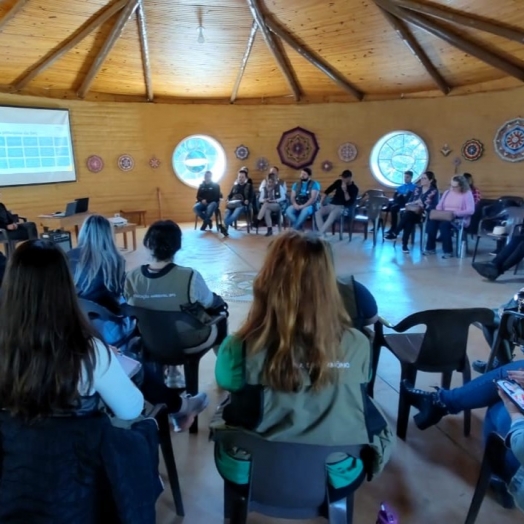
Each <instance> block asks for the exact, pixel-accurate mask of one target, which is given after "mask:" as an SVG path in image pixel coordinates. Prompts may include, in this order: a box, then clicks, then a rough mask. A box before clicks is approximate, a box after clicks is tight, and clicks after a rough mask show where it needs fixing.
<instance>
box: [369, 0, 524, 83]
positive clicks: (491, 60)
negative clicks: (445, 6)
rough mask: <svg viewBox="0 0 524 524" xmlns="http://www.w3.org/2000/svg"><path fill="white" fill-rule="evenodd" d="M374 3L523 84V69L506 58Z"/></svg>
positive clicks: (382, 1) (386, 0) (379, 0)
mask: <svg viewBox="0 0 524 524" xmlns="http://www.w3.org/2000/svg"><path fill="white" fill-rule="evenodd" d="M375 3H376V4H377V5H378V6H380V7H382V8H383V9H385V10H386V11H388V12H390V13H391V14H392V15H394V16H396V17H397V18H400V19H401V20H403V21H404V22H409V23H410V24H413V25H415V26H417V27H420V28H421V29H424V30H425V31H427V32H428V33H430V34H432V35H434V36H436V37H438V38H440V39H442V40H444V41H445V42H447V43H448V44H451V45H452V46H454V47H456V48H458V49H460V50H461V51H464V53H467V54H468V55H471V56H474V57H475V58H478V59H479V60H481V61H482V62H485V63H486V64H489V65H490V66H492V67H494V68H496V69H499V70H500V71H504V73H506V74H508V75H510V76H513V77H515V78H518V79H519V80H520V81H521V82H524V69H523V68H521V67H519V66H518V65H515V64H514V63H512V62H510V61H509V60H507V59H506V58H504V57H502V56H500V55H498V54H496V53H494V52H493V51H490V50H488V49H485V48H483V47H481V46H480V45H479V44H476V43H474V42H472V41H471V40H468V39H467V38H464V37H463V36H460V35H458V34H456V33H453V32H451V31H450V30H449V29H447V28H444V27H442V26H440V25H438V24H437V23H435V22H433V21H432V20H430V19H428V18H427V17H426V16H423V15H419V14H418V13H415V12H413V11H410V10H408V9H403V8H401V7H397V6H396V5H395V4H393V2H391V1H390V0H375Z"/></svg>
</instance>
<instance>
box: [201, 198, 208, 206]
mask: <svg viewBox="0 0 524 524" xmlns="http://www.w3.org/2000/svg"><path fill="white" fill-rule="evenodd" d="M200 203H201V204H204V205H205V206H207V200H206V199H205V198H204V199H203V200H202V201H201V202H200Z"/></svg>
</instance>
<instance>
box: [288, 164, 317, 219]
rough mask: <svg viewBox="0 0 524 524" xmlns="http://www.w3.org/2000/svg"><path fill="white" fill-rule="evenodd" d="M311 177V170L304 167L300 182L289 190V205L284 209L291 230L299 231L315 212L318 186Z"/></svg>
mask: <svg viewBox="0 0 524 524" xmlns="http://www.w3.org/2000/svg"><path fill="white" fill-rule="evenodd" d="M311 176H312V173H311V168H309V167H305V168H304V169H302V171H300V182H295V183H294V184H293V187H292V188H291V198H290V200H291V205H290V206H288V208H287V209H286V216H287V218H288V220H289V223H290V224H291V227H292V228H293V229H301V228H302V225H303V224H304V222H305V221H306V220H307V219H308V218H309V217H310V216H312V215H313V213H314V212H315V211H316V207H317V202H318V194H319V193H320V184H319V183H318V182H317V181H316V180H313V179H312V178H311Z"/></svg>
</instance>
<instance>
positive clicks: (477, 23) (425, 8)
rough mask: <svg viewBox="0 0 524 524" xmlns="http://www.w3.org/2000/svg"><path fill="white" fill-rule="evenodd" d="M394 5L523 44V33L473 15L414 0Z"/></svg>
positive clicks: (399, 1)
mask: <svg viewBox="0 0 524 524" xmlns="http://www.w3.org/2000/svg"><path fill="white" fill-rule="evenodd" d="M395 4H396V5H398V6H400V7H404V8H406V9H409V10H410V11H415V12H417V13H421V14H425V15H430V16H434V17H435V18H440V19H441V20H445V21H446V22H452V23H454V24H459V25H464V26H466V27H471V28H472V29H478V30H479V31H484V32H486V33H491V34H494V35H497V36H501V37H503V38H507V39H509V40H514V41H515V42H520V43H521V44H523V43H524V31H522V30H521V29H517V28H512V27H509V26H505V25H502V24H497V23H495V22H494V21H492V20H488V19H486V18H481V17H477V16H475V15H473V16H472V15H470V14H466V13H463V12H460V11H455V10H452V9H448V8H446V9H443V8H442V7H441V6H437V5H432V4H425V3H424V4H422V3H420V2H418V1H416V0H395Z"/></svg>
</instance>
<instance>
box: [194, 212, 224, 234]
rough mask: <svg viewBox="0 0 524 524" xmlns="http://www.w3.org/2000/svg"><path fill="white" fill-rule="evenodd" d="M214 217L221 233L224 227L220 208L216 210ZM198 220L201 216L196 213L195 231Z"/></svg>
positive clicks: (217, 228)
mask: <svg viewBox="0 0 524 524" xmlns="http://www.w3.org/2000/svg"><path fill="white" fill-rule="evenodd" d="M213 216H214V217H215V227H216V230H217V231H220V226H221V225H222V212H221V211H220V208H219V207H218V206H217V208H216V209H215V211H214V213H213ZM198 218H199V216H198V215H197V214H196V213H195V227H194V228H193V229H196V228H197V226H198Z"/></svg>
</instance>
